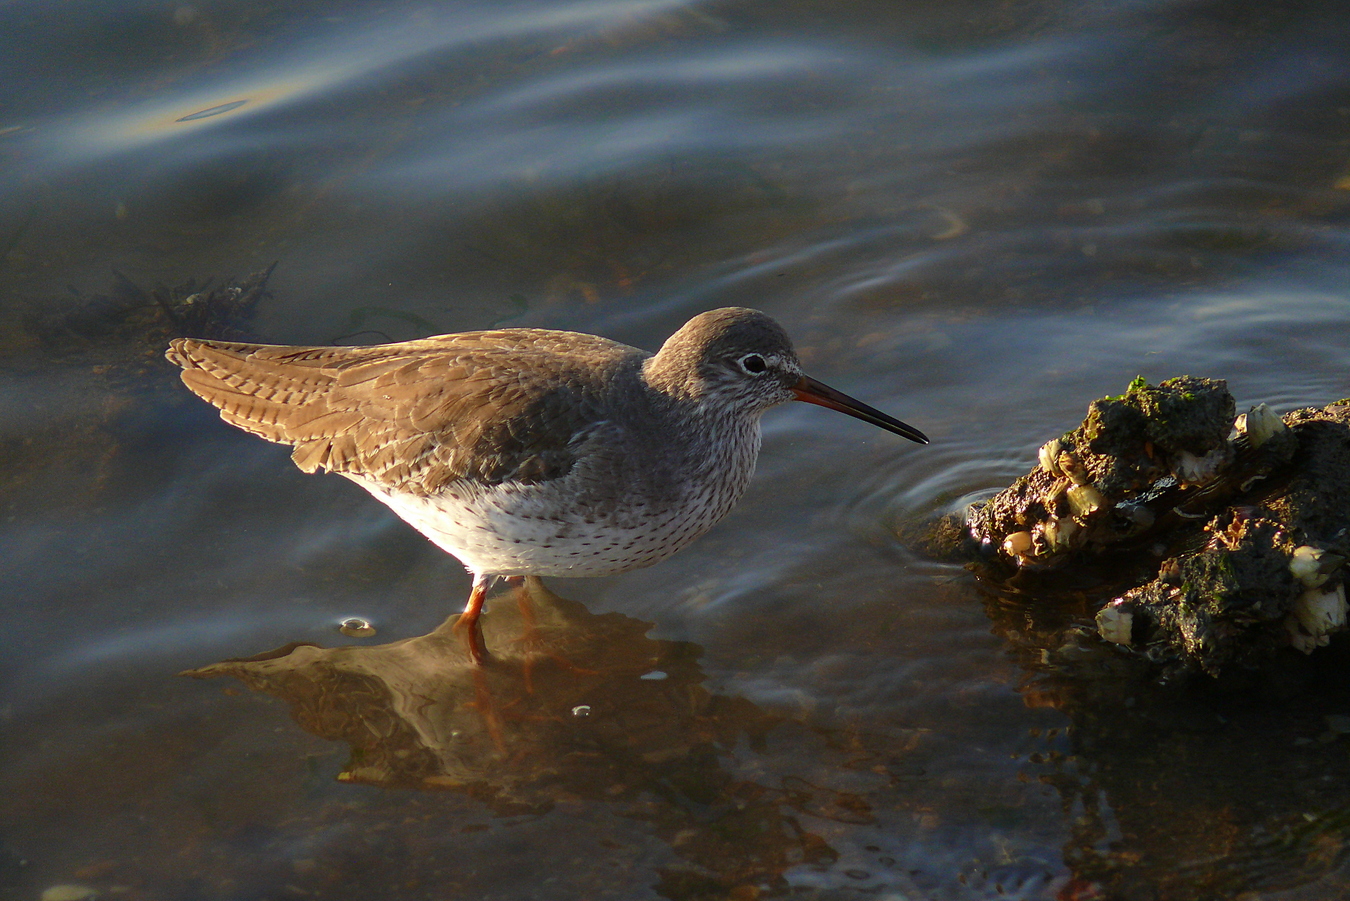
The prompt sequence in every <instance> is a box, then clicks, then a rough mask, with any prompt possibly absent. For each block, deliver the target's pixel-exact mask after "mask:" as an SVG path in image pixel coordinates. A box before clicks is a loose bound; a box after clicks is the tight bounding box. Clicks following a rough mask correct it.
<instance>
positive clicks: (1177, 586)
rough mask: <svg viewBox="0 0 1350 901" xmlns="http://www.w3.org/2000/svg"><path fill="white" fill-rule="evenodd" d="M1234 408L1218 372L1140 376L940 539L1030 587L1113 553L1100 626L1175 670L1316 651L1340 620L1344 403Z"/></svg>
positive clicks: (1348, 509)
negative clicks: (1283, 409)
mask: <svg viewBox="0 0 1350 901" xmlns="http://www.w3.org/2000/svg"><path fill="white" fill-rule="evenodd" d="M1235 412H1236V406H1235V403H1234V401H1233V398H1232V395H1231V394H1229V392H1228V389H1227V385H1226V384H1225V383H1224V382H1223V381H1220V380H1214V379H1202V378H1192V377H1189V376H1183V377H1180V378H1174V379H1168V380H1166V381H1163V382H1161V383H1159V384H1158V385H1156V386H1154V385H1149V384H1148V383H1146V382H1144V381H1143V380H1142V379H1136V380H1135V381H1134V382H1133V383H1131V384H1130V386H1129V388H1128V389H1127V390H1126V392H1125V393H1124V394H1122V395H1119V396H1117V397H1106V398H1101V399H1100V400H1096V401H1094V402H1093V403H1092V404H1091V405H1090V406H1089V408H1088V413H1087V416H1086V418H1085V419H1084V421H1083V423H1082V425H1081V426H1079V427H1078V428H1076V429H1073V430H1072V431H1070V432H1068V433H1066V434H1064V435H1062V436H1061V437H1059V438H1055V439H1052V440H1050V441H1048V442H1046V444H1045V445H1043V446H1042V447H1041V449H1040V452H1039V454H1038V463H1037V465H1036V467H1035V468H1033V469H1032V470H1031V472H1029V473H1028V474H1027V475H1025V476H1022V477H1021V478H1019V479H1018V480H1017V481H1016V482H1015V483H1014V484H1013V485H1011V486H1010V487H1008V488H1007V489H1005V490H1004V491H1002V492H1000V493H999V494H998V495H997V496H995V497H993V498H991V499H990V500H988V501H985V502H983V503H981V504H977V505H975V506H973V507H972V508H971V509H970V510H968V511H967V513H966V518H965V521H964V528H963V529H961V530H959V532H957V533H956V534H957V538H958V540H956V541H953V540H952V538H951V537H950V536H951V535H952V530H951V528H950V523H948V524H947V525H946V526H945V527H944V528H945V529H946V530H947V531H946V534H947V535H948V538H947V539H946V543H947V546H948V549H949V550H952V549H956V550H958V551H960V552H962V553H964V554H966V555H967V556H969V557H971V558H973V559H974V561H975V563H974V565H975V567H976V568H977V569H978V570H979V571H981V572H982V574H984V575H985V576H987V577H990V578H993V579H994V580H996V581H999V582H1003V583H1005V584H1017V585H1018V587H1019V589H1020V590H1022V591H1023V592H1025V591H1026V589H1027V585H1028V583H1029V582H1030V583H1031V584H1032V591H1031V593H1033V594H1034V593H1036V587H1037V584H1038V583H1039V586H1040V587H1048V586H1052V584H1053V580H1054V579H1056V578H1059V577H1060V576H1063V575H1065V574H1070V573H1073V572H1074V571H1075V570H1079V569H1081V568H1083V565H1084V564H1086V563H1088V562H1089V561H1094V562H1097V563H1099V564H1100V563H1107V564H1113V565H1114V566H1113V568H1114V570H1115V571H1116V572H1117V573H1128V574H1129V577H1128V579H1129V581H1126V582H1125V584H1124V585H1123V586H1122V584H1121V581H1122V579H1121V578H1120V577H1119V576H1118V577H1117V579H1116V580H1115V584H1114V590H1113V591H1112V592H1111V594H1113V595H1114V597H1113V598H1112V597H1109V596H1107V597H1103V599H1102V600H1103V601H1107V602H1106V603H1105V604H1104V605H1103V606H1101V609H1100V610H1099V611H1098V612H1097V614H1096V617H1095V625H1096V629H1097V633H1098V635H1099V636H1100V638H1101V639H1103V640H1105V641H1107V642H1110V643H1112V644H1114V645H1116V646H1119V647H1121V648H1125V649H1129V651H1130V652H1132V653H1134V654H1138V655H1140V656H1142V657H1143V658H1145V659H1147V660H1148V661H1151V662H1152V663H1155V664H1157V665H1159V666H1160V667H1162V668H1163V669H1165V670H1167V671H1169V672H1172V673H1175V672H1177V671H1193V670H1199V671H1203V672H1206V673H1209V674H1210V675H1215V676H1217V675H1218V674H1219V673H1220V672H1221V671H1222V670H1224V669H1225V668H1226V667H1229V666H1232V665H1256V664H1259V663H1261V662H1263V661H1266V660H1269V659H1271V658H1272V657H1273V656H1274V655H1275V654H1276V653H1278V652H1280V651H1281V650H1282V649H1284V648H1288V647H1293V648H1295V649H1297V650H1300V651H1303V652H1305V653H1311V652H1312V651H1313V650H1314V649H1316V648H1317V647H1320V646H1323V645H1325V644H1327V643H1328V641H1329V639H1330V636H1331V635H1332V634H1334V633H1336V632H1338V631H1341V630H1343V629H1345V628H1346V611H1347V604H1346V598H1345V587H1344V581H1343V569H1342V563H1343V562H1344V560H1345V558H1346V556H1347V553H1350V538H1348V537H1347V536H1348V535H1350V403H1346V402H1340V403H1337V404H1332V405H1330V406H1328V407H1326V408H1325V409H1321V410H1317V409H1303V410H1297V411H1294V412H1292V413H1289V414H1287V415H1285V416H1284V417H1283V418H1281V417H1279V416H1276V415H1275V414H1274V413H1273V412H1271V411H1270V410H1269V408H1267V407H1266V406H1265V405H1264V404H1261V405H1258V406H1256V407H1253V408H1252V409H1251V410H1249V411H1248V412H1246V413H1244V414H1242V415H1240V416H1235V415H1234V414H1235ZM1122 587H1123V588H1124V590H1123V591H1121V590H1120V589H1121V588H1122ZM1050 590H1053V588H1050ZM1094 606H1096V605H1094Z"/></svg>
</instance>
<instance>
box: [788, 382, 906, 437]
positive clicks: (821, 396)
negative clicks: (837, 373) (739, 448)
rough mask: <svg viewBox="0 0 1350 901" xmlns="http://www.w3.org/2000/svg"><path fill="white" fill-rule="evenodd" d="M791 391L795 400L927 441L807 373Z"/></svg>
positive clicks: (896, 421) (901, 424) (901, 423)
mask: <svg viewBox="0 0 1350 901" xmlns="http://www.w3.org/2000/svg"><path fill="white" fill-rule="evenodd" d="M792 393H793V394H795V395H797V400H801V401H806V402H807V403H808V404H819V405H820V406H822V407H828V408H830V409H831V410H838V411H839V412H840V413H847V414H848V415H850V416H853V417H855V418H857V419H861V420H862V421H863V422H870V423H871V424H872V425H874V426H877V427H879V428H883V429H885V430H886V431H888V432H894V433H895V434H897V435H903V436H904V437H906V438H908V439H909V440H910V441H917V442H919V443H920V444H927V443H928V436H927V435H925V434H924V433H923V432H920V431H919V430H918V429H916V428H914V427H913V426H910V425H905V424H904V423H903V422H901V421H900V420H898V419H896V418H894V417H893V416H887V415H886V414H885V413H883V412H881V411H880V410H878V409H875V408H874V407H869V406H867V404H865V403H863V402H862V401H860V400H854V399H853V398H851V397H849V396H848V395H847V394H845V393H844V392H842V391H836V390H834V389H833V388H831V387H830V386H829V385H824V384H821V383H820V382H818V381H816V380H815V379H813V378H811V377H810V376H808V375H804V376H802V377H801V379H800V381H798V382H797V384H795V385H793V386H792Z"/></svg>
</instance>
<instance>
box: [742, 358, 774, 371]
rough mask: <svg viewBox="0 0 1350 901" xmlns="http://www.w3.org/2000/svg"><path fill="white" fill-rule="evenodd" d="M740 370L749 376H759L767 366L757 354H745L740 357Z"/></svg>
mask: <svg viewBox="0 0 1350 901" xmlns="http://www.w3.org/2000/svg"><path fill="white" fill-rule="evenodd" d="M741 368H742V369H744V370H745V371H746V372H748V373H750V374H751V375H759V374H760V373H761V372H764V371H766V370H767V369H768V368H769V364H768V363H766V362H764V358H763V357H761V356H760V355H759V354H746V355H745V356H743V357H741Z"/></svg>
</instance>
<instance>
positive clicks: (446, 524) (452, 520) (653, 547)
mask: <svg viewBox="0 0 1350 901" xmlns="http://www.w3.org/2000/svg"><path fill="white" fill-rule="evenodd" d="M353 481H356V482H357V483H358V484H360V485H361V486H362V487H363V488H365V489H366V490H367V491H369V492H370V493H371V494H373V495H374V496H375V497H377V498H379V499H380V500H381V501H382V502H384V503H385V504H386V505H387V506H388V507H389V508H390V509H392V510H393V511H394V512H395V513H397V514H398V515H399V516H400V517H402V518H403V519H404V520H405V521H406V522H408V523H409V524H410V525H412V526H413V527H414V528H416V529H417V530H418V531H419V532H421V533H422V534H423V535H425V536H426V537H427V538H429V539H431V541H432V542H433V543H435V544H436V545H437V546H438V547H440V548H441V549H442V550H444V551H446V552H447V553H450V554H453V555H454V556H455V557H457V558H459V560H460V562H462V563H463V564H464V565H465V566H466V567H467V568H468V569H469V570H470V571H471V572H473V573H476V574H491V575H501V576H523V575H533V576H603V575H612V574H614V573H621V572H627V571H628V570H630V569H639V568H641V567H644V566H651V565H652V564H653V563H657V562H659V561H661V560H664V559H665V558H666V557H669V556H670V555H671V554H674V553H675V552H676V551H678V550H680V549H681V548H683V547H685V546H686V545H688V544H689V543H690V542H692V541H693V540H694V539H696V538H698V537H699V536H700V535H702V534H703V533H704V532H706V531H708V529H710V528H712V527H713V525H714V524H716V523H717V521H718V520H720V519H721V518H722V517H723V516H725V515H726V513H727V512H728V511H729V510H730V509H731V507H732V506H733V505H734V504H735V502H736V500H737V498H738V497H739V496H740V494H741V492H742V490H743V489H744V481H748V474H747V475H746V478H745V480H743V481H742V483H741V484H739V485H728V486H726V488H727V489H728V490H726V491H721V492H712V493H708V492H705V493H704V494H703V495H702V496H701V497H698V496H692V495H691V497H690V499H689V500H687V501H686V502H683V503H679V504H675V505H673V506H672V505H663V506H662V508H661V509H659V510H658V509H651V508H648V507H646V506H644V505H643V504H642V503H640V502H637V501H636V500H631V501H630V502H628V503H626V504H624V505H623V508H622V509H618V510H614V511H612V512H610V513H606V511H602V510H596V509H586V508H584V507H578V506H570V505H569V504H567V503H566V502H565V501H563V499H562V498H561V497H560V496H559V495H560V494H561V493H562V491H560V490H559V487H561V483H549V484H546V485H531V486H513V487H511V488H503V487H491V488H483V487H481V486H468V485H466V484H465V483H456V484H455V485H452V486H451V487H450V488H449V489H447V491H446V492H443V493H442V494H440V495H437V496H433V497H418V496H415V495H409V494H393V493H391V492H389V491H387V490H385V489H383V488H381V487H379V486H377V485H373V484H369V483H367V482H365V481H363V480H360V479H353ZM738 481H741V480H738ZM564 490H565V489H564Z"/></svg>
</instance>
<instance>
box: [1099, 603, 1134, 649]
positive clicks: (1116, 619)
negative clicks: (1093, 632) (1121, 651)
mask: <svg viewBox="0 0 1350 901" xmlns="http://www.w3.org/2000/svg"><path fill="white" fill-rule="evenodd" d="M1133 630H1134V613H1133V611H1131V610H1130V608H1129V606H1128V605H1127V604H1126V603H1125V600H1124V598H1116V599H1115V600H1114V601H1112V602H1111V603H1109V604H1107V605H1106V606H1105V607H1103V608H1102V609H1101V610H1099V611H1097V633H1098V634H1099V635H1101V637H1102V638H1105V639H1106V640H1107V641H1110V642H1114V643H1116V644H1123V645H1126V646H1128V645H1129V644H1131V642H1132V641H1133V638H1132V632H1133Z"/></svg>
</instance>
